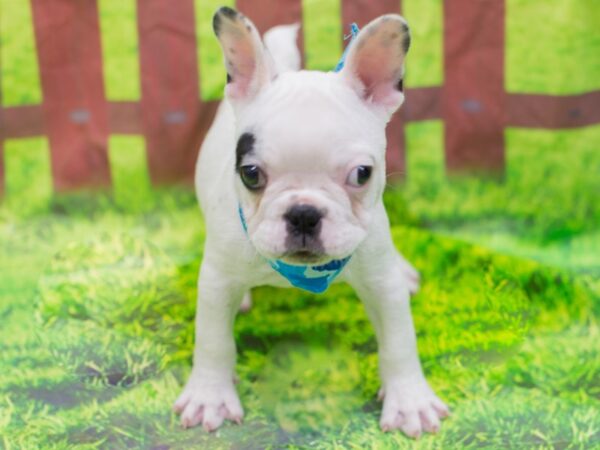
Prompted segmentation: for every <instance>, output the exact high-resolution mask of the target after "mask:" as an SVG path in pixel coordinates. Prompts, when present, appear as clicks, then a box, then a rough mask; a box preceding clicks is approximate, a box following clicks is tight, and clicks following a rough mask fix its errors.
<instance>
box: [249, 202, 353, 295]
mask: <svg viewBox="0 0 600 450" xmlns="http://www.w3.org/2000/svg"><path fill="white" fill-rule="evenodd" d="M238 214H239V216H240V222H241V223H242V228H244V233H245V234H246V236H248V226H247V225H246V218H245V217H244V212H243V211H242V206H241V205H238ZM350 258H351V256H347V257H346V258H343V259H334V260H333V261H329V262H328V263H327V264H321V265H318V266H293V265H291V264H287V263H285V262H283V261H281V260H279V259H275V260H273V259H267V262H268V263H269V265H270V266H271V267H272V268H273V270H275V271H276V272H278V273H279V274H280V275H281V276H283V277H284V278H286V279H287V280H288V281H289V282H290V283H291V284H292V286H296V287H298V288H300V289H304V290H306V291H310V292H313V293H315V294H320V293H321V292H325V291H326V290H327V288H328V287H329V285H330V284H331V283H332V282H333V280H335V278H336V277H337V276H338V275H339V274H340V273H341V272H342V270H343V269H344V266H346V264H347V263H348V261H350Z"/></svg>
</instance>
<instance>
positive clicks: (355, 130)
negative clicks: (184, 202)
mask: <svg viewBox="0 0 600 450" xmlns="http://www.w3.org/2000/svg"><path fill="white" fill-rule="evenodd" d="M214 29H215V33H216V35H217V37H218V39H219V41H220V43H221V47H222V49H223V53H224V57H225V65H226V68H227V74H228V76H227V78H228V83H227V87H226V89H225V94H226V97H227V99H228V100H229V101H230V103H231V104H232V105H233V109H234V111H235V116H236V129H237V148H236V150H235V151H236V163H235V167H232V170H235V171H236V172H237V176H236V190H237V193H238V199H239V202H240V205H241V207H242V210H243V213H244V216H245V219H246V223H247V227H248V235H249V237H250V239H251V241H252V243H253V244H254V246H255V247H256V249H257V250H258V252H259V253H261V254H262V255H263V256H265V257H267V258H271V259H282V260H284V261H286V262H288V263H291V264H304V263H315V264H318V263H324V262H327V261H330V260H332V259H340V258H344V257H346V256H348V255H350V254H351V253H352V252H353V251H354V250H355V249H356V248H357V247H358V245H359V244H360V243H361V241H363V239H364V238H365V237H366V236H367V233H368V230H369V226H370V222H371V218H372V216H373V211H374V209H375V208H376V207H378V206H380V202H381V195H382V192H383V189H384V186H385V146H386V140H385V126H386V123H387V121H388V120H389V118H390V116H391V114H392V113H393V112H394V111H395V110H396V109H398V107H399V106H400V105H401V104H402V102H403V101H404V94H403V92H402V77H403V72H404V57H405V55H406V52H407V51H408V46H409V31H408V26H407V25H406V22H405V21H404V19H403V18H402V17H400V16H397V15H387V16H382V17H380V18H378V19H376V20H374V21H373V22H371V23H369V24H368V25H367V26H366V27H365V28H363V30H362V31H361V32H360V33H359V35H358V37H357V38H356V39H355V41H354V42H353V43H352V45H351V47H350V50H349V52H348V55H347V57H346V61H345V66H344V69H343V70H342V71H341V72H339V73H332V72H329V73H323V72H311V71H300V72H292V71H287V72H282V73H277V71H276V70H275V67H276V66H277V65H276V64H275V62H274V61H273V60H272V57H271V55H270V54H269V53H268V50H267V49H266V48H265V46H264V45H263V44H262V42H261V40H260V36H259V34H258V32H257V31H256V28H255V27H254V25H253V24H252V23H251V22H250V21H249V20H248V19H247V18H246V17H244V16H243V15H241V14H240V13H238V12H236V11H234V10H232V9H229V8H221V9H220V10H219V11H218V12H217V13H216V14H215V17H214ZM223 150H224V151H227V149H223Z"/></svg>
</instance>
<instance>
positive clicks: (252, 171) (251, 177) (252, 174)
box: [240, 166, 267, 191]
mask: <svg viewBox="0 0 600 450" xmlns="http://www.w3.org/2000/svg"><path fill="white" fill-rule="evenodd" d="M240 178H241V179H242V183H244V186H246V187H247V188H248V189H250V190H251V191H257V190H259V189H262V188H263V187H265V186H266V184H267V177H266V176H265V174H264V173H263V171H262V170H260V167H258V166H242V167H240Z"/></svg>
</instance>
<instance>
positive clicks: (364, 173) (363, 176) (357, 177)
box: [346, 166, 373, 187]
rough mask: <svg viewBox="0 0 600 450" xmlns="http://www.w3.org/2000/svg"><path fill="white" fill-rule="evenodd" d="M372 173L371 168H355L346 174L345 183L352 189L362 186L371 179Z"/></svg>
mask: <svg viewBox="0 0 600 450" xmlns="http://www.w3.org/2000/svg"><path fill="white" fill-rule="evenodd" d="M372 171H373V167H372V166H356V167H355V168H354V169H352V170H351V171H350V173H349V174H348V178H347V179H346V183H347V184H348V185H350V186H353V187H361V186H364V185H365V184H366V183H367V181H369V178H371V172H372Z"/></svg>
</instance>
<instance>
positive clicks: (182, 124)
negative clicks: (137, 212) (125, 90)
mask: <svg viewBox="0 0 600 450" xmlns="http://www.w3.org/2000/svg"><path fill="white" fill-rule="evenodd" d="M175 5H177V7H175ZM137 11H138V29H139V46H140V70H141V77H142V78H141V83H142V99H141V106H140V107H141V111H142V124H143V125H142V126H143V130H144V134H145V136H146V148H147V152H148V166H149V168H150V176H151V178H152V181H153V182H154V183H167V182H176V181H180V180H182V179H184V180H186V181H190V180H191V179H192V177H193V172H194V166H195V160H196V157H197V154H198V149H199V148H200V142H201V138H202V136H203V132H204V131H205V130H206V129H205V128H203V127H202V124H203V123H204V122H206V119H207V116H209V118H212V115H213V114H214V107H212V106H207V107H206V106H205V107H203V108H201V107H200V106H201V105H200V97H199V95H200V94H199V89H198V85H199V84H198V76H199V74H198V61H197V55H196V30H195V23H194V1H193V0H178V1H177V2H176V3H175V2H172V1H169V0H138V3H137Z"/></svg>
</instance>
